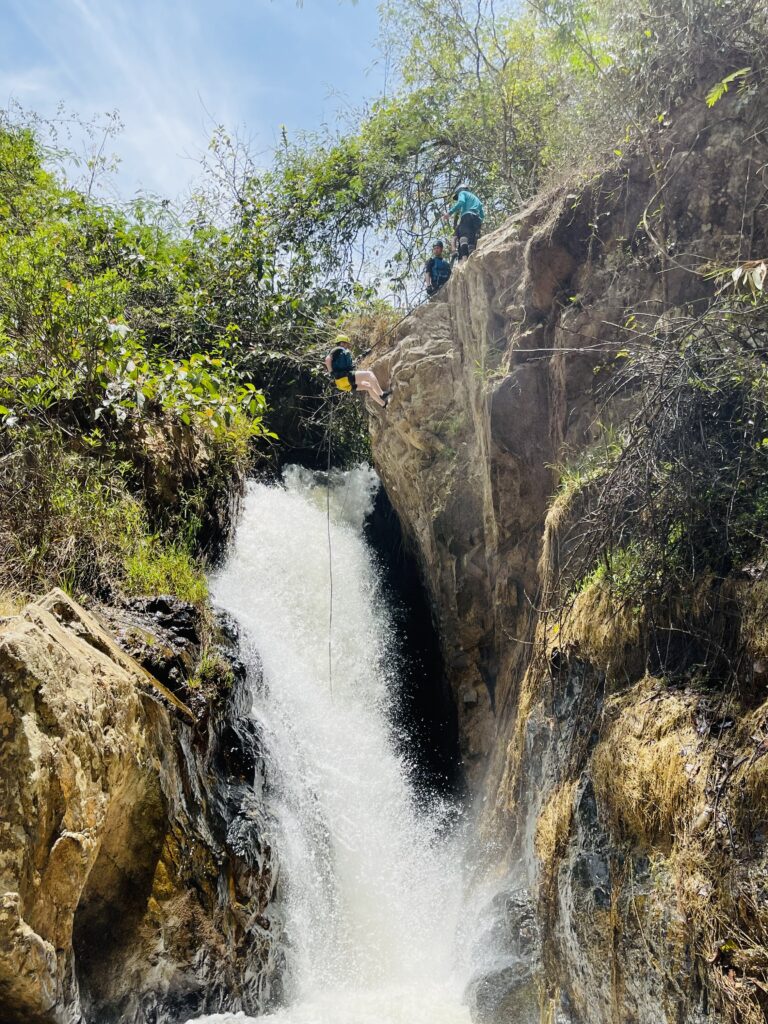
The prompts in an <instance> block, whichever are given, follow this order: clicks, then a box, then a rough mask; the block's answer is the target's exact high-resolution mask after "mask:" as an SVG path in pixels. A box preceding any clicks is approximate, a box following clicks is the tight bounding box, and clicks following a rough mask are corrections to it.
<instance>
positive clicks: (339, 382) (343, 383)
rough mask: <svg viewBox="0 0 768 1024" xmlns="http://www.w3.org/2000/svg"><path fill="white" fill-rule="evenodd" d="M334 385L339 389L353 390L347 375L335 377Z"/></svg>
mask: <svg viewBox="0 0 768 1024" xmlns="http://www.w3.org/2000/svg"><path fill="white" fill-rule="evenodd" d="M336 387H337V388H338V389H339V391H352V390H353V387H352V381H351V380H350V378H349V377H337V378H336Z"/></svg>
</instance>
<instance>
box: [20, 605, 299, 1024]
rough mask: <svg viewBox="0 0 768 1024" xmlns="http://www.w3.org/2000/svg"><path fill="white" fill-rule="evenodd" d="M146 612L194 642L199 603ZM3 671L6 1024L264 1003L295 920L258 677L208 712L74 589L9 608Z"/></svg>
mask: <svg viewBox="0 0 768 1024" xmlns="http://www.w3.org/2000/svg"><path fill="white" fill-rule="evenodd" d="M133 611H136V612H137V613H139V612H140V614H141V615H146V614H152V615H157V614H159V615H160V616H162V618H163V620H164V621H163V622H162V624H161V626H160V628H162V629H166V630H169V631H170V630H173V631H174V632H175V642H178V637H184V638H185V639H187V640H188V641H189V642H190V643H191V642H193V640H192V638H191V636H192V628H193V625H194V620H193V618H192V617H191V616H190V615H189V614H187V613H186V612H184V611H183V610H181V609H178V608H175V609H174V608H172V606H171V605H169V604H166V603H164V602H163V603H158V604H157V605H156V606H155V607H154V608H149V609H148V608H147V607H146V606H143V607H141V608H140V609H133ZM180 611H181V612H182V614H181V615H179V614H178V613H179V612H180ZM171 618H172V619H173V622H171ZM158 621H159V620H158ZM185 634H186V635H185ZM0 676H2V684H3V685H2V708H1V710H2V722H3V742H2V744H1V745H0V822H2V824H0V886H1V887H2V888H1V889H0V892H2V893H4V895H3V896H2V897H0V1006H2V1014H1V1015H0V1018H1V1019H2V1021H3V1024H17V1022H18V1024H21V1022H22V1021H23V1022H25V1024H65V1022H66V1024H69V1022H71V1021H75V1020H77V1021H80V1020H88V1021H95V1020H98V1021H99V1024H117V1022H120V1024H144V1022H145V1021H146V1020H155V1021H157V1022H158V1024H165V1022H168V1024H170V1022H172V1021H176V1020H179V1019H184V1018H185V1017H186V1016H194V1015H197V1014H200V1013H204V1012H215V1011H218V1010H247V1011H248V1012H249V1013H258V1012H261V1011H263V1009H264V1008H265V1007H266V1006H267V1005H269V1004H270V1002H271V1001H272V1000H274V999H275V998H276V996H277V995H278V993H279V970H280V955H279V935H280V922H279V919H278V918H276V917H275V916H274V911H273V908H272V897H273V893H274V887H275V883H276V869H275V865H274V859H273V855H272V850H271V845H270V842H269V822H268V819H267V814H266V810H265V806H264V801H263V799H262V796H261V787H260V784H259V778H260V775H261V771H260V748H259V743H258V737H257V735H256V732H255V729H254V727H253V725H252V723H251V722H250V721H248V720H246V718H245V714H246V710H247V708H248V700H249V698H248V694H247V691H246V688H245V687H244V686H243V685H242V679H241V680H240V681H238V682H236V684H235V685H234V686H233V687H232V689H231V691H230V692H229V694H228V696H227V699H226V701H225V702H223V703H222V705H221V706H220V707H218V708H215V709H213V711H212V712H211V713H210V714H209V716H208V717H207V718H206V719H205V721H204V722H202V723H201V722H197V723H195V722H193V721H192V720H191V717H192V716H190V715H189V712H188V711H187V709H186V708H185V706H184V705H183V703H181V702H180V701H179V700H178V698H176V697H174V695H173V694H171V693H170V692H169V691H168V690H165V689H164V688H163V687H162V684H160V683H158V682H156V681H153V680H152V679H151V678H150V677H149V676H148V675H147V674H146V672H145V671H143V670H142V668H141V667H140V666H139V664H138V663H137V662H136V661H134V660H133V659H132V658H131V657H129V656H128V655H127V654H126V653H125V652H124V651H123V650H121V649H120V647H118V645H117V644H116V643H115V641H114V640H113V639H112V637H111V636H110V635H109V634H108V633H107V631H106V630H105V629H104V628H102V627H101V626H100V625H99V623H98V622H97V621H96V619H95V618H94V617H93V616H92V615H90V614H89V613H87V612H86V611H85V610H84V609H82V608H81V607H79V606H78V605H77V604H76V603H75V602H74V601H72V600H71V599H70V598H68V597H67V596H66V595H64V594H63V593H61V592H60V591H55V592H53V593H52V594H51V595H49V596H48V597H47V598H45V599H44V600H42V601H40V602H37V603H35V604H31V605H29V606H28V607H27V608H26V609H24V611H23V612H22V613H21V614H20V615H18V616H13V617H11V618H8V619H5V620H4V621H3V623H2V625H1V626H0ZM254 781H256V783H257V785H254Z"/></svg>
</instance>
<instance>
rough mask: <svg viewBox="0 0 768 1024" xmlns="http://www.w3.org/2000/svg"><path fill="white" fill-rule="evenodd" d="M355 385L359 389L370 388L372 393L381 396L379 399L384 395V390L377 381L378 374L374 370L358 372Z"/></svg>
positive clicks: (356, 372)
mask: <svg viewBox="0 0 768 1024" xmlns="http://www.w3.org/2000/svg"><path fill="white" fill-rule="evenodd" d="M355 384H356V385H357V386H358V387H364V388H370V389H371V392H372V393H374V394H377V395H379V397H381V395H383V394H384V389H383V388H382V386H381V384H379V382H378V380H377V379H376V374H375V373H374V372H373V370H356V371H355Z"/></svg>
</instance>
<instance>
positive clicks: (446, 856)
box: [199, 467, 469, 1024]
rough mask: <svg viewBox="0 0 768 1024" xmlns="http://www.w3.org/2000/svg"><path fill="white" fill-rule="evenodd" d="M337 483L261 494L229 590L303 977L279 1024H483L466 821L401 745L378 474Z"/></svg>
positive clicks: (245, 522) (295, 972)
mask: <svg viewBox="0 0 768 1024" xmlns="http://www.w3.org/2000/svg"><path fill="white" fill-rule="evenodd" d="M324 484H325V481H324V479H323V480H319V479H318V478H317V477H316V476H315V475H314V474H312V473H310V472H308V471H306V470H302V469H299V468H296V467H293V468H291V469H289V470H288V471H287V472H286V474H285V477H284V484H283V485H282V486H277V485H269V486H268V485H265V484H261V483H252V484H251V485H250V486H249V488H248V493H247V495H246V500H245V504H244V511H243V516H242V520H241V523H240V526H239V529H238V533H237V537H236V543H235V547H234V550H233V552H232V554H231V556H230V558H229V559H228V562H227V564H226V565H225V566H224V568H223V569H222V570H221V571H220V572H219V573H218V574H217V575H216V576H215V577H214V578H213V580H212V591H213V595H214V599H215V601H216V602H217V604H219V605H220V606H222V607H223V608H225V609H226V610H227V611H229V612H230V613H231V614H232V615H233V616H235V618H236V619H237V620H238V621H239V623H240V625H241V627H242V630H243V633H244V635H245V636H246V637H247V638H248V641H249V643H250V644H251V645H252V647H253V654H252V658H251V660H252V662H253V664H254V668H256V665H258V670H254V671H253V672H252V677H253V679H254V693H253V712H252V713H253V716H254V718H255V719H256V720H257V722H258V724H259V728H260V732H261V734H262V736H263V738H264V744H265V750H266V758H267V765H268V779H267V783H268V791H269V799H270V805H271V810H272V815H273V818H274V835H273V836H272V837H271V839H272V841H273V843H274V845H275V847H276V850H277V856H278V860H279V863H280V871H281V878H280V885H279V893H280V903H281V909H282V914H283V917H284V921H285V925H284V929H285V938H286V946H287V949H286V956H287V975H288V976H287V978H286V997H287V998H286V1006H285V1007H284V1008H283V1009H281V1010H279V1011H277V1012H276V1013H274V1014H271V1015H270V1016H268V1017H266V1018H262V1020H266V1021H273V1022H275V1024H278V1022H279V1024H331V1022H332V1024H365V1022H367V1021H371V1024H373V1022H374V1021H375V1022H376V1024H394V1022H397V1024H417V1022H418V1024H430V1022H431V1021H434V1022H435V1024H437V1022H438V1021H439V1022H440V1024H465V1022H467V1021H468V1020H469V1015H468V1011H467V1009H466V1007H465V1006H464V1005H463V1004H462V998H461V996H462V988H463V981H464V978H463V972H462V970H461V968H460V966H459V963H458V961H457V959H456V953H455V951H456V949H457V948H460V946H461V945H462V944H461V942H458V941H457V937H458V935H459V926H460V921H461V917H462V914H461V899H462V891H463V885H462V859H463V858H462V850H463V847H462V841H461V830H460V827H459V824H460V823H459V821H458V820H457V815H456V810H455V808H452V807H451V806H450V805H449V804H446V803H444V802H441V801H439V800H437V799H435V800H433V801H432V802H431V803H429V802H428V803H427V808H426V809H425V801H424V800H423V799H421V800H418V801H417V800H416V799H415V794H414V790H413V783H412V765H411V764H410V763H409V761H408V757H407V755H404V754H403V753H402V744H398V743H397V738H396V736H395V734H394V727H393V715H392V712H393V705H394V702H395V701H396V700H397V691H398V652H397V649H396V643H395V638H394V636H393V631H392V626H391V622H390V618H389V614H388V611H387V607H386V603H385V601H384V599H383V596H382V593H381V589H380V587H379V582H378V573H377V567H376V564H375V560H374V557H373V555H372V553H371V552H370V550H369V548H368V547H367V545H366V542H365V540H364V537H363V532H362V528H363V523H364V520H365V517H366V515H367V514H368V513H369V512H370V510H371V507H372V502H373V498H374V496H375V493H376V489H377V487H378V479H377V477H376V475H375V473H374V472H373V471H372V470H371V469H369V468H367V467H359V468H357V469H355V470H352V471H350V472H348V473H341V472H335V473H334V474H332V477H331V481H330V484H329V486H330V489H328V488H326V486H325V485H324ZM329 498H330V542H331V550H332V560H331V565H332V573H333V610H332V614H333V628H332V631H331V672H330V677H329V652H328V643H329V617H330V616H329V613H330V594H331V587H330V583H331V581H330V579H329V549H328V520H327V515H326V512H327V505H326V502H327V501H328V499H329ZM243 1019H244V1018H243V1017H242V1015H237V1016H236V1017H233V1016H232V1015H227V1014H217V1015H214V1016H212V1017H206V1018H200V1019H199V1020H200V1021H203V1020H205V1021H210V1022H213V1021H217V1022H227V1021H232V1022H234V1021H238V1022H240V1024H242V1021H243Z"/></svg>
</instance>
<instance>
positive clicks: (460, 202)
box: [448, 192, 464, 217]
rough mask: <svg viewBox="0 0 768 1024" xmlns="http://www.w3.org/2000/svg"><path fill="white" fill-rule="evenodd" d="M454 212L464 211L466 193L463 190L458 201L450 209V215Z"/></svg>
mask: <svg viewBox="0 0 768 1024" xmlns="http://www.w3.org/2000/svg"><path fill="white" fill-rule="evenodd" d="M452 213H464V193H463V192H459V198H458V199H457V200H456V202H455V203H454V204H453V206H452V207H451V208H450V210H449V211H448V216H449V217H450V216H451V214H452Z"/></svg>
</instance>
